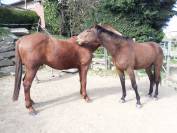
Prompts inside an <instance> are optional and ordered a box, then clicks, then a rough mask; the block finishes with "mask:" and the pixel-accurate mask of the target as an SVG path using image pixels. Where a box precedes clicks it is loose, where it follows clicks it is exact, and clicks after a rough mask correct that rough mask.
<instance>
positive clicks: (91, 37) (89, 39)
mask: <svg viewBox="0 0 177 133" xmlns="http://www.w3.org/2000/svg"><path fill="white" fill-rule="evenodd" d="M77 42H78V43H79V44H80V45H82V44H87V43H92V44H94V43H99V42H98V39H97V31H96V29H95V27H91V28H89V29H86V30H84V31H83V32H81V33H80V34H79V35H78V36H77Z"/></svg>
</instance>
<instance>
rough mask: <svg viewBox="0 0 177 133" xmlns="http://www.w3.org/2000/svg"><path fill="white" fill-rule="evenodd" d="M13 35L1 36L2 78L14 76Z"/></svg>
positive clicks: (0, 62) (0, 71)
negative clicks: (3, 76)
mask: <svg viewBox="0 0 177 133" xmlns="http://www.w3.org/2000/svg"><path fill="white" fill-rule="evenodd" d="M17 39H18V38H17V37H16V36H15V35H13V34H8V35H7V36H0V76H2V75H9V74H13V73H14V71H15V41H16V40H17Z"/></svg>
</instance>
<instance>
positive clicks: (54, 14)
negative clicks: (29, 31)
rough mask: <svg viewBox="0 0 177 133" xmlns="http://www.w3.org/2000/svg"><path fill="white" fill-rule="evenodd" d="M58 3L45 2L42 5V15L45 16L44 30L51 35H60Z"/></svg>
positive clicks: (47, 0)
mask: <svg viewBox="0 0 177 133" xmlns="http://www.w3.org/2000/svg"><path fill="white" fill-rule="evenodd" d="M57 2H58V1H51V0H45V3H44V9H45V10H44V14H45V22H46V28H47V29H48V30H49V31H50V33H52V34H59V33H60V25H61V24H60V23H61V22H60V16H59V14H58V6H57V5H58V4H57Z"/></svg>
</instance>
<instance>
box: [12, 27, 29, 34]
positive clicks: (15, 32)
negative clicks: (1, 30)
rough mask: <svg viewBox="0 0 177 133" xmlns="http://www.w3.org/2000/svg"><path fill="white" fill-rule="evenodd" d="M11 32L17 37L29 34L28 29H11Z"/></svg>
mask: <svg viewBox="0 0 177 133" xmlns="http://www.w3.org/2000/svg"><path fill="white" fill-rule="evenodd" d="M10 32H11V33H13V34H15V35H17V36H23V35H27V34H29V30H27V29H26V28H11V29H10Z"/></svg>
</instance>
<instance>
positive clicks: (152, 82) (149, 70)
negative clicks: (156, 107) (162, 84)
mask: <svg viewBox="0 0 177 133" xmlns="http://www.w3.org/2000/svg"><path fill="white" fill-rule="evenodd" d="M145 70H146V73H147V75H148V77H149V81H150V88H149V93H148V95H149V96H152V92H153V86H154V75H153V73H152V66H151V67H148V68H146V69H145Z"/></svg>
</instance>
